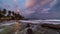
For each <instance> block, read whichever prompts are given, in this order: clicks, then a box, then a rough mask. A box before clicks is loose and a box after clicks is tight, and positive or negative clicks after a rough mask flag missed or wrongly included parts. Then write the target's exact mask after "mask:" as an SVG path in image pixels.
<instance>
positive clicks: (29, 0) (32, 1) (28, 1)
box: [25, 0, 36, 7]
mask: <svg viewBox="0 0 60 34" xmlns="http://www.w3.org/2000/svg"><path fill="white" fill-rule="evenodd" d="M34 5H36V0H26V4H25V6H26V7H33V6H34Z"/></svg>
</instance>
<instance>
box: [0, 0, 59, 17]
mask: <svg viewBox="0 0 60 34" xmlns="http://www.w3.org/2000/svg"><path fill="white" fill-rule="evenodd" d="M0 8H2V9H3V8H6V9H7V10H12V11H16V10H17V9H19V12H20V14H21V15H22V16H24V17H25V18H60V10H59V9H60V0H0ZM16 12H17V11H16Z"/></svg>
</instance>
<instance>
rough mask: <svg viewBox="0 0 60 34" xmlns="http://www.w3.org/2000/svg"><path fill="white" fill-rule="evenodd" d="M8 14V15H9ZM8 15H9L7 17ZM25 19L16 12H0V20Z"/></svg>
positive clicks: (4, 10)
mask: <svg viewBox="0 0 60 34" xmlns="http://www.w3.org/2000/svg"><path fill="white" fill-rule="evenodd" d="M7 13H8V14H7ZM6 14H7V15H6ZM23 18H24V17H23V16H21V15H20V14H19V13H18V14H17V13H15V12H14V11H10V10H9V11H8V12H7V10H6V9H3V10H0V20H4V19H5V20H7V19H9V20H15V19H16V20H17V19H18V20H20V19H23Z"/></svg>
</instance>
